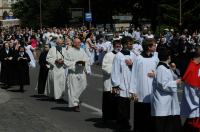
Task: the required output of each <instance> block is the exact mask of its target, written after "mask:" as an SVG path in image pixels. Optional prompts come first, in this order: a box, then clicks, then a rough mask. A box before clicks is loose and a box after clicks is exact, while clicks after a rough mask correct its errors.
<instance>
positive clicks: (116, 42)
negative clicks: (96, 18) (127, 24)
mask: <svg viewBox="0 0 200 132" xmlns="http://www.w3.org/2000/svg"><path fill="white" fill-rule="evenodd" d="M117 44H120V45H121V41H120V40H114V41H113V47H115V45H117Z"/></svg>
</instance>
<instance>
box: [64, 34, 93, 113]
mask: <svg viewBox="0 0 200 132" xmlns="http://www.w3.org/2000/svg"><path fill="white" fill-rule="evenodd" d="M80 44H81V41H80V39H78V38H75V39H74V41H73V47H71V48H69V49H68V50H67V52H66V54H65V64H66V66H67V68H68V75H67V88H68V102H69V107H70V108H73V109H74V111H76V112H80V108H79V104H80V102H79V97H80V95H81V93H82V92H83V91H84V90H85V88H86V86H87V80H86V73H88V72H89V71H88V70H87V69H89V68H88V67H89V66H90V62H89V58H88V56H87V55H86V53H85V51H84V50H83V49H82V48H80Z"/></svg>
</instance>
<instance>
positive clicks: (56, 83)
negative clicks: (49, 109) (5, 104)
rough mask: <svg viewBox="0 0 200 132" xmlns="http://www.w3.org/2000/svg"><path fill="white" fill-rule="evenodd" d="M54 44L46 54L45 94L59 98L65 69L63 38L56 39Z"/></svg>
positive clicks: (62, 92) (63, 82)
mask: <svg viewBox="0 0 200 132" xmlns="http://www.w3.org/2000/svg"><path fill="white" fill-rule="evenodd" d="M56 44H57V45H56V46H55V47H52V48H51V49H50V50H49V52H48V54H47V58H46V60H47V62H48V63H49V65H50V67H49V73H48V77H47V83H46V87H45V95H47V96H49V97H53V98H54V99H61V98H62V97H63V95H64V91H65V82H66V76H65V69H66V66H65V64H64V54H65V52H66V49H65V48H64V47H63V46H62V45H63V40H61V39H57V41H56Z"/></svg>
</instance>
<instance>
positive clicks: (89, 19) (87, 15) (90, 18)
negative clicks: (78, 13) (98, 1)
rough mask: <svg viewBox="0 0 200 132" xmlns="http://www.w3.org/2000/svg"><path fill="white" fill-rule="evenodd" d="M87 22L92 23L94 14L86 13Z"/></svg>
mask: <svg viewBox="0 0 200 132" xmlns="http://www.w3.org/2000/svg"><path fill="white" fill-rule="evenodd" d="M85 21H87V22H92V13H85Z"/></svg>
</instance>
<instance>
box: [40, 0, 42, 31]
mask: <svg viewBox="0 0 200 132" xmlns="http://www.w3.org/2000/svg"><path fill="white" fill-rule="evenodd" d="M40 29H42V0H40Z"/></svg>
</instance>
